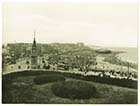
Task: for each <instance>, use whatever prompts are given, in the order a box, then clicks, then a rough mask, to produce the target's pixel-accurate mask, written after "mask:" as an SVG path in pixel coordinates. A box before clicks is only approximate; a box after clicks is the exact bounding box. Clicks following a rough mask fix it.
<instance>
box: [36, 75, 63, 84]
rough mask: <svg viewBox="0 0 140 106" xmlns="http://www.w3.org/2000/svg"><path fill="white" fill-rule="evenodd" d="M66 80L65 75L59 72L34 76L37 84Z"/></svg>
mask: <svg viewBox="0 0 140 106" xmlns="http://www.w3.org/2000/svg"><path fill="white" fill-rule="evenodd" d="M56 81H65V77H64V76H62V75H58V74H52V75H40V76H37V77H35V78H34V82H35V83H36V84H45V83H49V82H56Z"/></svg>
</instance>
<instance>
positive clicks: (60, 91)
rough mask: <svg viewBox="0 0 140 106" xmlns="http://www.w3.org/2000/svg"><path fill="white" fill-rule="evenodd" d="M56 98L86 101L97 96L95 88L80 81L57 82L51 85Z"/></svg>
mask: <svg viewBox="0 0 140 106" xmlns="http://www.w3.org/2000/svg"><path fill="white" fill-rule="evenodd" d="M52 91H53V93H54V94H55V95H56V96H59V97H63V98H70V99H88V98H92V97H96V96H97V92H96V88H95V87H94V86H93V85H92V84H89V83H86V82H82V81H66V82H58V83H55V84H54V85H52Z"/></svg>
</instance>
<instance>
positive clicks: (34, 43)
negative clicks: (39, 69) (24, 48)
mask: <svg viewBox="0 0 140 106" xmlns="http://www.w3.org/2000/svg"><path fill="white" fill-rule="evenodd" d="M35 37H36V31H35V30H34V40H33V46H36V39H35Z"/></svg>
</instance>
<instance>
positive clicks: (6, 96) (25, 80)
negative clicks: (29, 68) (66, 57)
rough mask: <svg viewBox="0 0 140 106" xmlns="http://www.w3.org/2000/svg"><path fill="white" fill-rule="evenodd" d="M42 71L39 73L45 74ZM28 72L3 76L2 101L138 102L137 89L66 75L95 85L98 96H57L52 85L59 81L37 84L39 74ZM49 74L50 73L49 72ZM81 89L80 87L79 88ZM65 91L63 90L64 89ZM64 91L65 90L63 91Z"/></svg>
mask: <svg viewBox="0 0 140 106" xmlns="http://www.w3.org/2000/svg"><path fill="white" fill-rule="evenodd" d="M45 74H46V73H45V72H44V73H41V74H38V75H45ZM38 75H36V74H31V72H29V74H28V72H26V75H25V74H12V75H10V74H9V75H6V76H3V84H2V102H3V103H32V104H79V103H80V104H81V103H83V104H136V103H137V89H134V88H126V87H120V86H116V85H108V84H103V83H98V82H93V81H86V80H81V79H75V78H70V77H66V76H65V81H74V82H76V81H80V82H86V83H89V84H91V85H94V86H95V88H96V91H97V92H98V97H92V98H88V99H71V98H62V97H59V96H56V95H55V94H54V92H53V91H52V89H51V88H52V85H53V84H54V83H57V82H47V83H43V84H36V83H35V82H34V78H35V77H36V76H38ZM47 75H48V73H47ZM78 89H80V87H79V88H78ZM62 91H63V90H62ZM62 93H63V92H62Z"/></svg>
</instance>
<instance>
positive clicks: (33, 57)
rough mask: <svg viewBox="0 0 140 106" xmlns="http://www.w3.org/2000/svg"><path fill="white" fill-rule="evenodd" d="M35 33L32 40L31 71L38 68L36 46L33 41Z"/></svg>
mask: <svg viewBox="0 0 140 106" xmlns="http://www.w3.org/2000/svg"><path fill="white" fill-rule="evenodd" d="M35 34H36V33H35V32H34V40H33V45H32V50H31V69H37V66H38V57H37V44H36V39H35Z"/></svg>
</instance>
